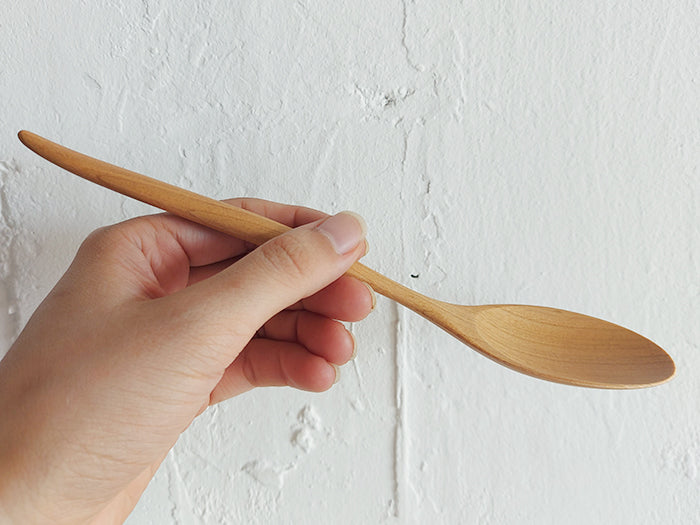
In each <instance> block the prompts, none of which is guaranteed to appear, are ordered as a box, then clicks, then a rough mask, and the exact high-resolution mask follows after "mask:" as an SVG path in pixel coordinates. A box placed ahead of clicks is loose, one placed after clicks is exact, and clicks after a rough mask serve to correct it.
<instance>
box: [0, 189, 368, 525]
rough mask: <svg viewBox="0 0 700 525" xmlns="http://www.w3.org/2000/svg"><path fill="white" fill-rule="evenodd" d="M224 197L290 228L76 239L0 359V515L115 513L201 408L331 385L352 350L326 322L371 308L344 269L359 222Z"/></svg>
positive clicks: (131, 231) (161, 225)
mask: <svg viewBox="0 0 700 525" xmlns="http://www.w3.org/2000/svg"><path fill="white" fill-rule="evenodd" d="M232 202H233V203H234V204H236V205H239V206H241V207H243V208H247V209H249V210H251V211H253V212H256V213H259V214H261V215H266V216H268V217H270V218H272V219H274V220H277V221H279V222H283V223H285V224H287V225H289V226H292V227H295V229H293V230H291V231H289V232H288V233H286V234H284V235H281V236H280V237H277V238H276V239H273V240H272V241H270V242H268V243H266V244H265V245H263V246H261V247H259V248H257V249H253V248H254V247H253V246H250V245H248V244H246V243H245V242H243V241H240V240H237V239H234V238H231V237H228V236H226V235H224V234H221V233H217V232H214V231H212V230H209V229H207V228H204V227H202V226H198V225H196V224H193V223H191V222H188V221H185V220H184V219H180V218H178V217H174V216H171V215H167V214H164V215H155V216H150V217H141V218H138V219H133V220H130V221H127V222H125V223H121V224H119V225H116V226H111V227H108V228H104V229H101V230H98V231H97V232H95V233H93V234H92V235H90V236H89V237H88V239H86V241H85V242H84V243H83V245H82V246H81V248H80V250H79V251H78V254H77V256H76V258H75V260H74V261H73V263H72V265H71V266H70V268H69V269H68V271H67V272H66V274H65V275H64V276H63V277H62V278H61V280H60V281H59V282H58V284H57V285H56V287H55V288H54V289H53V291H52V292H51V293H50V294H49V296H48V297H47V298H46V299H45V301H44V302H43V303H42V304H41V306H40V307H39V308H38V309H37V311H36V312H35V314H34V315H33V316H32V318H31V319H30V321H29V323H28V324H27V326H26V327H25V329H24V331H23V332H22V334H21V335H20V336H19V338H18V339H17V341H16V342H15V344H14V345H13V347H12V348H11V349H10V351H9V352H8V354H7V355H6V357H5V359H4V360H2V361H1V362H0V414H1V415H0V417H1V418H2V427H1V428H0V472H2V475H1V476H0V521H2V519H3V518H6V519H8V520H9V521H11V522H13V523H15V522H17V523H32V522H50V523H63V522H65V523H77V522H100V523H102V522H108V523H114V522H121V521H123V520H124V519H125V518H126V517H127V516H128V514H129V512H131V510H132V509H133V507H134V505H135V504H136V502H137V501H138V498H139V497H140V495H141V494H142V492H143V490H144V489H145V487H146V486H147V484H148V482H149V481H150V479H151V478H152V476H153V474H154V473H155V471H156V469H157V468H158V466H159V464H160V463H161V461H162V460H163V459H164V457H165V456H166V455H167V453H168V451H169V450H170V448H171V447H172V446H173V445H174V444H175V441H176V440H177V439H178V436H179V435H180V433H182V432H183V431H184V430H185V429H186V428H187V427H188V426H189V425H190V423H191V422H192V420H193V419H194V418H195V417H196V416H197V415H198V414H200V413H201V412H202V411H204V410H205V409H206V407H207V406H208V405H211V404H214V403H218V402H219V401H222V400H224V399H228V398H230V397H232V396H235V395H238V394H241V393H243V392H245V391H247V390H250V389H251V388H253V387H257V386H270V385H289V386H292V387H295V388H300V389H304V390H312V391H323V390H326V389H328V388H330V387H331V386H332V385H333V383H334V381H335V379H336V371H337V365H342V364H343V363H345V362H346V361H348V360H349V359H350V358H351V357H352V355H353V352H354V340H353V338H352V336H351V335H350V333H349V332H348V331H347V330H346V329H345V327H344V326H343V325H342V324H341V323H340V322H338V321H336V319H338V320H344V321H357V320H360V319H362V318H364V317H365V316H366V315H367V314H368V313H369V312H370V310H371V308H372V304H373V295H372V292H371V290H370V289H369V287H367V286H366V285H364V284H363V283H361V282H360V281H358V280H356V279H353V278H350V277H347V276H343V277H341V276H342V275H343V273H345V271H346V270H347V269H348V268H349V267H350V266H351V265H352V263H353V262H355V261H356V260H357V259H358V258H359V257H361V256H362V255H364V253H365V252H366V244H365V242H364V240H363V239H364V227H363V226H362V224H361V223H360V222H358V221H357V220H356V218H354V217H353V215H351V214H347V213H342V214H338V215H336V216H334V217H331V218H329V217H328V216H326V215H324V214H322V213H320V212H317V211H313V210H310V209H307V208H300V207H293V206H284V205H280V204H274V203H269V202H265V201H259V200H250V199H248V200H237V201H232ZM3 509H4V510H3ZM3 512H5V516H4V515H3Z"/></svg>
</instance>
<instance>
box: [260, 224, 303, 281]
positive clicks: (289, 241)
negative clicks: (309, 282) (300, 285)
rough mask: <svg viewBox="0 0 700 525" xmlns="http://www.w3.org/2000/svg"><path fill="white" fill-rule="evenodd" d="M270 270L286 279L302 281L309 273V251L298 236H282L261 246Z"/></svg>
mask: <svg viewBox="0 0 700 525" xmlns="http://www.w3.org/2000/svg"><path fill="white" fill-rule="evenodd" d="M261 251H262V255H263V257H264V259H265V261H266V262H267V264H268V266H269V267H270V270H271V271H273V272H275V273H276V274H280V275H283V276H284V278H285V279H300V278H302V277H304V275H305V274H306V273H307V272H308V271H309V267H310V265H311V262H312V261H311V257H310V254H309V249H308V247H307V246H306V244H305V243H304V242H303V240H302V239H300V238H299V236H298V235H281V236H279V237H277V238H275V239H274V240H273V241H272V242H269V243H267V244H264V245H263V246H261Z"/></svg>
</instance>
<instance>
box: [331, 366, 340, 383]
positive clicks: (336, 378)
mask: <svg viewBox="0 0 700 525" xmlns="http://www.w3.org/2000/svg"><path fill="white" fill-rule="evenodd" d="M331 366H332V367H333V368H334V369H335V381H333V384H334V385H335V384H336V383H337V382H338V381H340V367H339V366H338V365H334V364H331Z"/></svg>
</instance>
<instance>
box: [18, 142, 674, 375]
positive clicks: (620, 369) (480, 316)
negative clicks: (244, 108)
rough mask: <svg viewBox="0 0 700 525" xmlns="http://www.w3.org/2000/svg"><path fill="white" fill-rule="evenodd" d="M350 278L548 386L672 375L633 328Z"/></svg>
mask: <svg viewBox="0 0 700 525" xmlns="http://www.w3.org/2000/svg"><path fill="white" fill-rule="evenodd" d="M19 138H20V140H21V141H22V143H23V144H24V145H25V146H27V147H28V148H29V149H31V150H32V151H34V152H35V153H37V154H38V155H40V156H42V157H44V158H45V159H47V160H49V161H50V162H52V163H54V164H56V165H58V166H60V167H62V168H64V169H66V170H68V171H70V172H71V173H74V174H76V175H78V176H80V177H82V178H84V179H87V180H89V181H92V182H94V183H97V184H100V185H101V186H104V187H106V188H109V189H111V190H113V191H116V192H119V193H121V194H123V195H127V196H129V197H132V198H134V199H137V200H139V201H142V202H145V203H148V204H151V205H153V206H155V207H157V208H160V209H162V210H165V211H168V212H170V213H173V214H175V215H179V216H181V217H184V218H186V219H189V220H191V221H194V222H197V223H199V224H202V225H205V226H208V227H210V228H213V229H215V230H218V231H221V232H224V233H227V234H230V235H233V236H236V237H238V238H241V239H244V240H246V241H249V242H252V243H254V244H258V245H259V244H262V243H264V242H266V241H268V240H270V239H272V238H273V237H275V236H277V235H280V234H282V233H284V232H285V231H287V230H288V229H289V228H288V227H287V226H285V225H282V224H279V223H277V222H275V221H273V220H270V219H268V218H266V217H261V216H259V215H256V214H254V213H251V212H249V211H246V210H243V209H240V208H237V207H234V206H231V205H229V204H226V203H223V202H220V201H218V200H215V199H211V198H208V197H204V196H202V195H199V194H197V193H194V192H191V191H188V190H185V189H182V188H178V187H177V186H173V185H171V184H167V183H164V182H161V181H158V180H155V179H152V178H150V177H146V176H145V175H141V174H139V173H135V172H133V171H129V170H126V169H124V168H120V167H118V166H114V165H112V164H108V163H106V162H103V161H100V160H97V159H94V158H92V157H88V156H87V155H83V154H81V153H78V152H75V151H72V150H70V149H68V148H65V147H63V146H61V145H59V144H56V143H54V142H51V141H49V140H47V139H44V138H42V137H40V136H38V135H36V134H34V133H31V132H28V131H20V132H19ZM348 275H351V276H353V277H356V278H358V279H361V280H362V281H364V282H366V283H367V284H369V285H370V286H371V287H372V288H373V289H374V290H375V291H377V292H378V293H380V294H382V295H384V296H386V297H388V298H390V299H393V300H395V301H397V302H398V303H400V304H402V305H404V306H406V307H407V308H410V309H411V310H413V311H415V312H416V313H418V314H420V315H421V316H423V317H424V318H426V319H428V320H429V321H431V322H432V323H434V324H436V325H437V326H439V327H441V328H443V329H444V330H445V331H447V332H448V333H450V334H452V335H453V336H454V337H456V338H457V339H459V340H460V341H462V342H463V343H465V344H467V345H468V346H470V347H472V348H473V349H475V350H477V351H479V352H480V353H482V354H483V355H485V356H487V357H489V358H491V359H493V360H494V361H496V362H498V363H500V364H502V365H504V366H507V367H509V368H512V369H514V370H517V371H519V372H522V373H525V374H528V375H531V376H534V377H537V378H540V379H546V380H549V381H554V382H558V383H564V384H569V385H576V386H586V387H595V388H616V389H620V388H639V387H645V386H652V385H657V384H660V383H663V382H665V381H667V380H669V379H670V378H671V377H673V375H674V373H675V365H674V363H673V360H672V359H671V357H670V356H669V355H668V354H667V353H666V352H665V351H664V350H663V349H661V348H660V347H659V346H657V345H656V344H654V343H653V342H651V341H649V340H648V339H646V338H644V337H642V336H641V335H639V334H636V333H635V332H632V331H631V330H628V329H626V328H622V327H620V326H617V325H615V324H612V323H609V322H607V321H602V320H600V319H596V318H593V317H589V316H586V315H582V314H577V313H573V312H568V311H564V310H559V309H556V308H547V307H541V306H527V305H486V306H462V305H456V304H450V303H446V302H443V301H438V300H436V299H432V298H429V297H426V296H424V295H422V294H419V293H418V292H415V291H413V290H411V289H410V288H407V287H405V286H403V285H400V284H399V283H397V282H395V281H393V280H391V279H389V278H388V277H386V276H384V275H382V274H380V273H378V272H375V271H374V270H372V269H370V268H368V267H367V266H364V265H362V264H360V263H355V264H354V265H353V266H352V268H351V269H350V270H349V271H348Z"/></svg>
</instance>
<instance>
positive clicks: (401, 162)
mask: <svg viewBox="0 0 700 525" xmlns="http://www.w3.org/2000/svg"><path fill="white" fill-rule="evenodd" d="M2 3H3V4H4V5H3V9H2V13H3V16H2V19H1V20H0V108H1V109H0V245H1V246H2V249H1V250H0V344H1V346H2V348H1V349H0V352H4V351H5V349H6V348H7V347H8V346H9V345H10V344H11V341H12V340H13V338H14V337H15V336H16V334H17V333H18V331H19V330H20V329H21V327H22V326H23V324H24V323H25V322H26V321H27V319H28V317H29V316H30V314H31V312H32V311H33V309H34V308H35V307H36V305H37V304H38V302H39V301H40V300H41V299H42V298H43V297H44V295H45V294H46V293H47V292H48V290H49V289H50V287H51V286H52V285H53V283H54V282H55V281H56V279H57V278H58V277H59V275H60V274H61V273H62V271H63V270H64V269H65V267H66V266H67V264H68V263H69V261H70V259H71V258H72V256H73V254H74V252H75V250H76V248H77V246H78V244H79V243H80V241H81V240H82V238H83V237H84V236H85V235H87V234H88V233H89V232H90V231H91V230H93V229H95V228H97V227H99V226H101V225H105V224H108V223H112V222H114V221H118V220H121V219H124V218H128V217H132V216H134V215H137V214H142V213H150V212H151V211H152V210H151V209H150V208H148V207H146V206H144V205H140V204H137V203H134V202H132V201H129V200H126V199H125V198H122V197H120V196H118V195H115V194H111V193H109V192H107V191H106V190H103V189H101V188H97V187H94V186H92V185H90V184H88V183H86V182H84V181H81V180H79V179H77V178H75V177H73V176H70V175H68V174H66V173H64V172H62V171H60V170H58V169H57V168H54V167H51V166H49V165H48V164H47V163H46V162H44V161H42V160H41V159H39V158H37V157H35V156H33V155H32V154H30V153H29V152H28V151H25V150H24V149H23V148H22V147H21V146H20V144H19V142H18V141H17V140H16V138H15V134H16V132H17V130H18V129H21V128H26V129H29V130H32V131H35V132H38V133H41V134H44V135H46V136H48V137H49V138H52V139H54V140H57V141H59V142H63V143H65V144H66V145H69V146H71V147H74V148H76V149H78V150H82V151H85V152H86V153H90V154H93V155H95V156H98V157H101V158H104V159H106V160H109V161H112V162H114V163H117V164H121V165H124V166H127V167H129V168H132V169H135V170H137V171H142V172H145V173H147V174H150V175H152V176H155V177H157V178H160V179H163V180H166V181H169V182H172V183H175V184H179V185H182V186H184V187H187V188H190V189H194V190H196V191H199V192H202V193H206V194H208V195H210V196H213V197H217V198H225V197H230V196H241V195H246V196H257V197H263V198H268V199H274V200H279V201H283V202H291V203H300V204H305V205H309V206H314V207H318V208H322V209H324V210H327V211H329V212H333V211H339V210H342V209H352V210H355V211H357V212H359V213H361V214H362V215H364V216H365V217H366V219H367V221H368V223H369V225H370V242H371V246H372V249H371V253H370V254H369V255H368V257H367V258H366V261H367V263H368V264H369V265H370V266H373V267H374V268H376V269H378V270H380V271H382V272H385V273H387V274H388V275H390V276H393V277H395V278H396V279H397V280H399V281H401V282H403V283H405V284H408V285H410V286H413V287H415V288H416V289H417V290H419V291H422V292H425V293H428V294H429V295H433V296H437V297H440V298H443V299H446V300H451V301H456V302H463V303H501V302H517V303H531V304H544V305H550V306H558V307H561V308H567V309H571V310H575V311H581V312H585V313H588V314H591V315H595V316H599V317H603V318H606V319H609V320H611V321H614V322H617V323H619V324H623V325H625V326H627V327H629V328H632V329H633V330H635V331H638V332H640V333H642V334H644V335H645V336H647V337H649V338H651V339H653V340H655V341H656V342H658V343H659V344H661V345H662V346H663V347H665V348H666V349H667V350H668V351H669V352H670V353H671V354H672V355H673V356H674V358H675V360H676V363H677V366H678V374H677V377H676V378H675V379H674V380H673V381H672V382H671V383H670V384H667V385H664V386H661V387H658V388H653V389H648V390H641V391H629V392H609V391H597V390H586V389H577V388H571V387H566V386H561V385H555V384H550V383H546V382H543V381H538V380H535V379H532V378H529V377H525V376H522V375H519V374H516V373H515V372H512V371H509V370H507V369H504V368H502V367H500V366H497V365H496V364H494V363H492V362H491V361H488V360H487V359H485V358H483V357H481V356H480V355H478V354H476V353H474V352H472V351H470V350H468V349H467V348H465V347H463V346H462V345H461V344H459V343H458V342H456V341H455V340H453V339H451V338H450V337H449V336H447V335H445V334H443V333H441V332H440V331H438V330H437V329H436V328H434V327H433V326H431V325H429V324H427V323H426V322H424V321H423V320H421V319H420V318H418V317H417V316H415V315H413V314H412V313H410V312H408V311H404V310H403V309H401V308H399V307H397V306H396V305H394V304H393V303H391V302H390V301H388V300H384V299H382V298H380V300H379V304H378V307H377V310H376V311H375V312H374V313H373V314H372V315H371V316H370V318H368V319H367V320H366V321H364V322H362V323H357V324H355V325H354V326H352V330H353V333H354V334H355V336H356V337H357V340H358V343H359V354H358V356H357V358H356V360H355V361H354V362H353V363H351V364H348V365H347V366H345V367H344V369H343V370H342V378H341V381H340V383H339V384H337V385H335V387H334V388H333V389H332V390H331V391H330V392H329V393H327V394H324V395H316V394H309V393H300V392H296V391H293V390H291V389H270V390H260V391H256V392H253V393H249V394H247V395H245V396H243V397H241V398H238V399H235V400H233V401H230V402H227V403H224V404H222V405H220V406H218V407H215V408H212V409H210V410H208V411H207V412H206V413H205V414H204V415H203V416H202V417H200V418H199V419H198V420H197V421H196V422H195V423H194V424H193V426H192V427H191V428H190V429H189V430H188V431H187V432H186V433H185V434H184V435H183V436H182V438H181V439H180V441H179V442H178V444H177V446H176V447H175V449H174V450H173V451H172V453H171V454H170V455H169V456H168V457H167V459H166V460H165V462H164V463H163V465H162V468H161V469H160V470H159V472H158V473H157V475H156V477H155V479H154V480H153V482H152V483H151V485H150V486H149V488H148V490H147V492H146V494H145V495H144V497H143V499H142V501H141V502H140V503H139V505H138V507H137V508H136V510H135V511H134V513H133V515H132V516H131V518H130V520H129V523H130V524H132V525H134V524H145V523H177V524H190V523H260V524H263V523H264V524H267V523H352V524H354V523H435V522H441V523H466V524H523V523H526V524H529V523H532V524H542V523H553V524H554V523H556V524H560V523H568V524H571V523H573V524H576V523H581V524H585V523H625V524H627V523H629V524H639V523H645V524H647V523H651V524H654V523H663V524H668V523H679V524H680V523H682V524H687V523H693V522H697V521H698V520H700V474H699V472H698V469H699V468H700V346H699V344H700V343H699V342H700V322H698V321H699V316H698V311H699V309H700V231H699V228H700V226H699V224H700V203H699V201H700V168H699V163H700V55H699V51H698V50H699V49H700V46H698V34H699V31H700V4H698V2H697V1H691V0H678V1H673V2H669V1H668V0H663V1H649V2H641V1H638V2H634V1H630V0H622V1H618V2H605V1H590V2H546V1H533V2H504V1H498V2H487V1H482V2H478V1H461V2H460V1H457V0H454V1H448V0H430V1H429V0H404V1H403V2H401V1H399V0H391V1H378V0H368V1H365V2H360V1H354V2H353V1H345V2H342V1H340V2H328V1H316V0H296V1H279V0H278V1H273V0H258V1H255V2H226V1H211V2H206V1H203V0H200V1H183V2H168V1H165V0H140V1H139V0H120V1H113V2H105V1H102V2H82V1H80V2H79V1H75V0H65V1H62V2H39V1H37V0H22V1H21V2H11V1H9V0H4V1H3V2H2ZM414 276H415V277H414ZM0 424H2V415H1V414H0Z"/></svg>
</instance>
